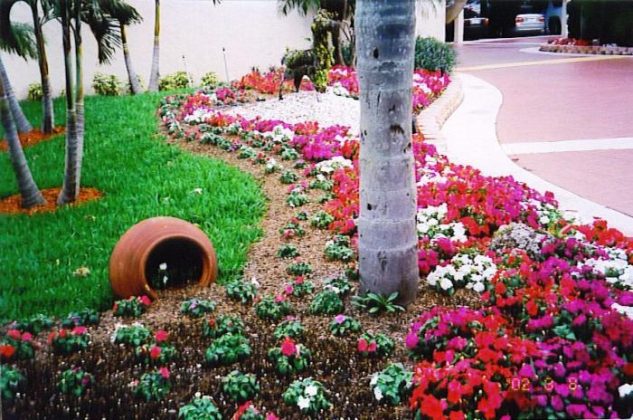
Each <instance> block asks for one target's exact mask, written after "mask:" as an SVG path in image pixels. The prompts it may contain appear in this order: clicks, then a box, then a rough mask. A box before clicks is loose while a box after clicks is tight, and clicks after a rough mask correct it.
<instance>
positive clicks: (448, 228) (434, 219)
mask: <svg viewBox="0 0 633 420" xmlns="http://www.w3.org/2000/svg"><path fill="white" fill-rule="evenodd" d="M447 212H448V207H447V206H446V203H443V204H441V205H439V206H437V207H434V206H428V207H425V208H420V209H418V213H417V215H416V221H417V229H418V237H419V238H424V237H428V238H429V239H439V238H448V239H450V240H451V241H455V242H465V241H466V239H467V238H466V227H465V226H464V225H463V224H462V223H461V222H451V223H442V221H443V220H444V217H445V216H446V213H447Z"/></svg>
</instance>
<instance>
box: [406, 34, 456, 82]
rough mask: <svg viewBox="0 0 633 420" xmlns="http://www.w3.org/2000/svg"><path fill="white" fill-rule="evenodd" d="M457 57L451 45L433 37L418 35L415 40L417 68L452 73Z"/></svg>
mask: <svg viewBox="0 0 633 420" xmlns="http://www.w3.org/2000/svg"><path fill="white" fill-rule="evenodd" d="M455 59H456V54H455V50H454V49H453V47H452V46H451V45H448V44H446V43H444V42H441V41H438V40H436V39H435V38H431V37H428V38H421V37H418V38H417V39H416V40H415V68H416V69H425V70H429V71H437V70H440V71H441V72H442V73H450V72H451V71H452V70H453V67H455Z"/></svg>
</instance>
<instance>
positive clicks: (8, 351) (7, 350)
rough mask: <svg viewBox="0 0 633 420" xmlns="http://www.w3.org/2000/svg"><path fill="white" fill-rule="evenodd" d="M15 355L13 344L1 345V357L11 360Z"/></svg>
mask: <svg viewBox="0 0 633 420" xmlns="http://www.w3.org/2000/svg"><path fill="white" fill-rule="evenodd" d="M14 354H15V347H13V346H12V345H11V344H3V345H0V357H2V358H4V359H6V360H9V359H11V357H13V355H14Z"/></svg>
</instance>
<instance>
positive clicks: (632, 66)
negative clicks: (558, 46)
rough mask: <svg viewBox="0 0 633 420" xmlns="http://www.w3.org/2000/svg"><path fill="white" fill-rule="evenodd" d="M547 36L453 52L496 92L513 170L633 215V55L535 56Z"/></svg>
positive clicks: (500, 130)
mask: <svg viewBox="0 0 633 420" xmlns="http://www.w3.org/2000/svg"><path fill="white" fill-rule="evenodd" d="M546 40H547V37H530V38H514V39H506V40H486V41H474V42H468V43H465V44H464V45H463V46H460V47H458V48H457V51H458V68H457V71H459V72H462V73H467V74H471V75H473V76H476V77H478V78H481V79H483V80H484V81H487V82H489V83H490V84H492V85H494V86H495V87H496V88H497V89H499V90H500V91H501V94H502V96H503V102H502V105H501V109H500V111H499V114H498V116H497V126H496V127H497V128H496V131H497V138H498V140H499V142H500V143H501V145H502V148H503V149H504V151H505V152H506V154H507V155H509V156H510V158H511V159H512V160H513V161H515V163H517V164H518V165H520V166H522V167H523V168H525V169H527V170H529V171H531V172H532V173H534V174H536V175H538V176H539V177H541V178H543V179H545V180H547V181H549V182H551V183H553V184H556V185H558V186H560V187H563V188H565V189H567V190H569V191H571V192H573V193H575V194H577V195H579V196H581V197H584V198H587V199H589V200H591V201H594V202H596V203H598V204H601V205H604V206H606V207H609V208H611V209H614V210H617V211H619V212H621V213H624V214H626V215H629V216H633V111H631V110H633V88H632V87H631V86H633V57H614V56H579V55H574V56H571V55H563V54H544V53H536V52H535V50H536V49H537V47H538V45H539V44H540V43H542V42H545V41H546Z"/></svg>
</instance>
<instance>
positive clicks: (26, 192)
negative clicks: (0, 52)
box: [0, 58, 46, 209]
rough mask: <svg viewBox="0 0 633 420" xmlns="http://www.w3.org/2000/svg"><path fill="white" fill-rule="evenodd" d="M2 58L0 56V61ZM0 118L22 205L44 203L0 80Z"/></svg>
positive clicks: (27, 206) (28, 206)
mask: <svg viewBox="0 0 633 420" xmlns="http://www.w3.org/2000/svg"><path fill="white" fill-rule="evenodd" d="M1 61H2V59H1V58H0V63H1ZM0 120H1V121H2V127H3V128H4V133H5V136H6V138H7V142H8V143H9V157H10V158H11V165H12V166H13V171H14V172H15V176H16V178H17V181H18V189H19V190H20V195H21V196H22V207H23V208H27V209H28V208H30V207H33V206H36V205H38V204H44V203H45V202H46V201H45V200H44V197H43V196H42V193H41V192H40V190H39V188H38V187H37V185H36V184H35V180H34V179H33V175H32V174H31V170H30V169H29V165H28V163H27V161H26V157H25V156H24V151H23V150H22V145H21V144H20V139H19V138H18V132H17V131H16V128H15V125H14V124H13V118H12V116H11V111H10V110H9V103H8V100H7V98H6V96H5V92H4V88H3V86H2V82H0Z"/></svg>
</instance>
